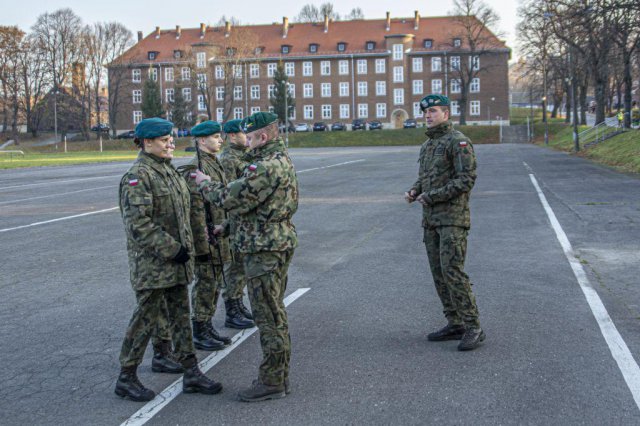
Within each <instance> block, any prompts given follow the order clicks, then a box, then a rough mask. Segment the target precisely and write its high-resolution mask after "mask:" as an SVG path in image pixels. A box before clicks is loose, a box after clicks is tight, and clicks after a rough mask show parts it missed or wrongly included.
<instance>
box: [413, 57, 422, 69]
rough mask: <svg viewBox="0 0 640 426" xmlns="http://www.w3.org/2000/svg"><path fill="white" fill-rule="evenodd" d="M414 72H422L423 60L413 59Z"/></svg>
mask: <svg viewBox="0 0 640 426" xmlns="http://www.w3.org/2000/svg"><path fill="white" fill-rule="evenodd" d="M412 62H413V72H422V58H413V61H412Z"/></svg>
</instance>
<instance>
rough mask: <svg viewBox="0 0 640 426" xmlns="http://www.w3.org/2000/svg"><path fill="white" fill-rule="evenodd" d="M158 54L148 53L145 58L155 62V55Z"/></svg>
mask: <svg viewBox="0 0 640 426" xmlns="http://www.w3.org/2000/svg"><path fill="white" fill-rule="evenodd" d="M157 53H158V52H149V54H148V55H147V57H148V58H149V60H150V61H155V60H156V54H157Z"/></svg>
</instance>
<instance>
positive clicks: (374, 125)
mask: <svg viewBox="0 0 640 426" xmlns="http://www.w3.org/2000/svg"><path fill="white" fill-rule="evenodd" d="M369 130H382V123H381V122H379V121H377V120H374V121H370V122H369Z"/></svg>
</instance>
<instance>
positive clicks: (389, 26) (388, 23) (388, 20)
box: [386, 12, 391, 31]
mask: <svg viewBox="0 0 640 426" xmlns="http://www.w3.org/2000/svg"><path fill="white" fill-rule="evenodd" d="M390 29H391V12H387V26H386V30H387V31H389V30H390Z"/></svg>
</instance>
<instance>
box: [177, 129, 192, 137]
mask: <svg viewBox="0 0 640 426" xmlns="http://www.w3.org/2000/svg"><path fill="white" fill-rule="evenodd" d="M176 136H177V137H179V138H185V137H187V136H191V130H189V129H178V130H177V131H176Z"/></svg>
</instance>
